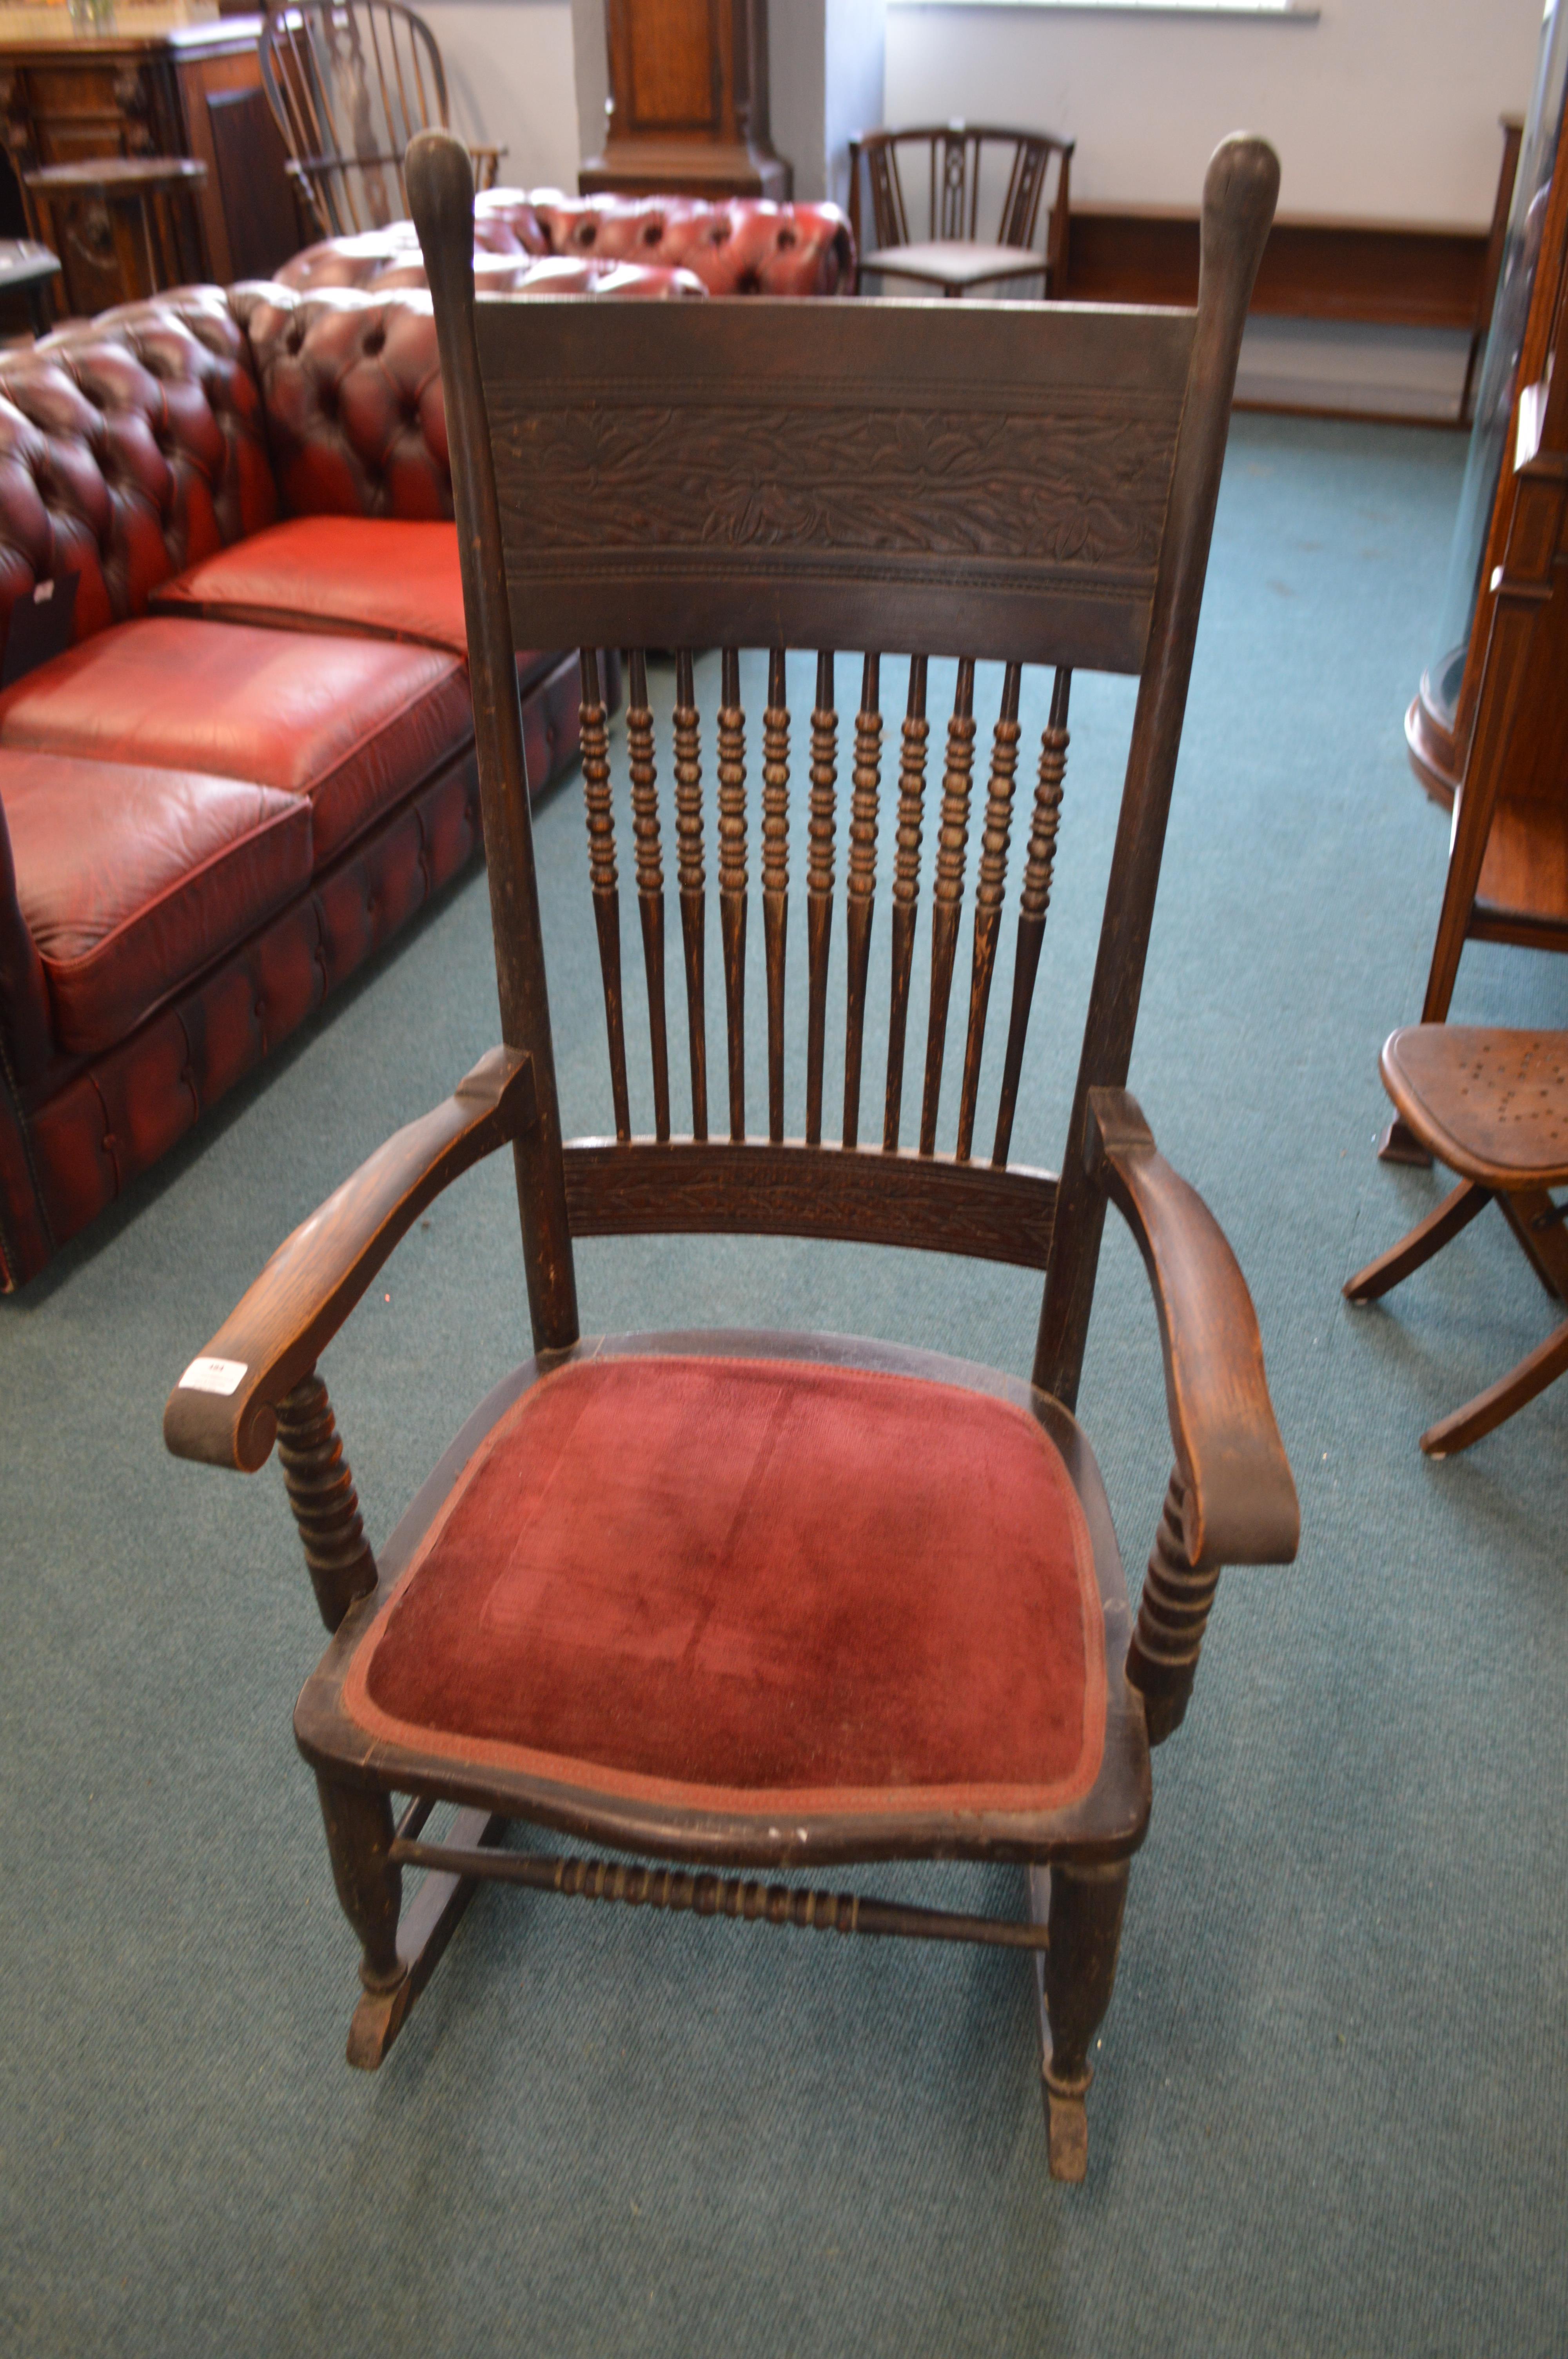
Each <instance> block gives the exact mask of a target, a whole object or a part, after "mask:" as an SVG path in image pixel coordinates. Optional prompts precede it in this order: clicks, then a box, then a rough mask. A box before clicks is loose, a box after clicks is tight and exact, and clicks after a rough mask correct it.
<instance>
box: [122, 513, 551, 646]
mask: <svg viewBox="0 0 1568 2359" xmlns="http://www.w3.org/2000/svg"><path fill="white" fill-rule="evenodd" d="M151 605H152V610H153V612H154V613H155V614H200V615H203V616H205V617H206V619H207V620H208V621H209V622H215V623H259V624H264V625H265V626H266V628H267V629H269V630H279V631H299V630H312V629H315V630H326V631H345V632H347V633H348V634H349V636H351V637H360V638H369V637H385V638H389V639H408V640H412V641H413V642H414V643H415V644H416V645H417V646H421V647H441V648H444V649H445V651H446V652H447V653H448V654H449V655H454V656H460V657H461V658H462V659H463V661H464V662H465V663H466V662H467V660H468V651H469V641H468V625H467V624H466V622H465V621H464V618H463V584H462V575H461V573H460V571H459V566H458V528H457V527H456V525H452V524H429V523H426V522H424V521H422V520H421V521H419V522H416V523H407V522H405V521H403V520H402V519H401V518H398V517H395V516H295V517H292V518H291V519H290V520H289V522H287V524H278V525H273V526H272V527H270V528H269V530H267V531H265V532H257V533H253V534H252V535H251V536H250V538H249V539H247V540H239V541H235V542H234V544H233V546H232V548H229V549H220V551H219V552H218V555H217V556H216V557H210V558H207V559H205V560H203V562H202V563H201V564H200V565H192V566H190V567H189V569H188V570H187V571H185V572H184V573H181V574H178V575H177V576H176V578H175V579H174V580H173V581H172V582H165V583H164V584H163V585H162V587H161V588H160V589H157V590H155V591H154V592H153V595H152V599H151ZM558 661H559V658H558V657H557V656H556V655H554V654H542V653H539V652H537V651H536V650H526V649H524V650H521V651H520V652H519V654H518V658H517V681H518V685H519V687H521V688H528V687H530V686H532V684H533V683H534V682H535V680H536V679H541V678H543V676H544V674H545V673H546V671H548V670H549V669H551V668H552V667H553V666H554V665H555V664H557V662H558Z"/></svg>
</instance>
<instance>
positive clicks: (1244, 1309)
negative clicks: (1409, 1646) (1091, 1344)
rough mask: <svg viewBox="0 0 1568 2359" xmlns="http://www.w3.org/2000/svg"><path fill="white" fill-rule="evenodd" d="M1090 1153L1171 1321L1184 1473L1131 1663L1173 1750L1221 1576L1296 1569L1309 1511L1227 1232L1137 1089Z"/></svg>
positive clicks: (1107, 1109)
mask: <svg viewBox="0 0 1568 2359" xmlns="http://www.w3.org/2000/svg"><path fill="white" fill-rule="evenodd" d="M1084 1151H1085V1160H1086V1162H1087V1166H1088V1169H1089V1173H1090V1176H1091V1178H1093V1179H1094V1180H1097V1181H1098V1184H1099V1186H1100V1187H1102V1188H1103V1189H1104V1190H1105V1192H1106V1194H1107V1195H1108V1197H1109V1198H1110V1200H1111V1201H1112V1203H1114V1204H1115V1205H1116V1207H1117V1209H1118V1211H1119V1212H1120V1213H1121V1214H1122V1216H1123V1218H1124V1219H1125V1220H1126V1222H1127V1223H1128V1225H1129V1227H1130V1229H1131V1231H1132V1234H1133V1235H1134V1236H1135V1237H1136V1238H1137V1240H1138V1247H1139V1251H1140V1252H1141V1254H1142V1256H1143V1261H1144V1266H1145V1267H1146V1268H1147V1269H1148V1272H1149V1277H1150V1283H1151V1284H1152V1288H1153V1289H1154V1305H1155V1309H1156V1310H1157V1311H1158V1312H1159V1317H1160V1345H1161V1350H1162V1353H1163V1355H1164V1362H1165V1400H1166V1406H1167V1408H1168V1409H1169V1412H1170V1419H1171V1440H1172V1444H1173V1449H1174V1451H1175V1460H1176V1463H1175V1471H1174V1473H1173V1475H1172V1477H1171V1483H1170V1488H1169V1490H1168V1491H1167V1493H1166V1497H1165V1506H1164V1513H1163V1515H1162V1518H1161V1523H1160V1528H1159V1531H1158V1533H1157V1535H1156V1537H1155V1541H1154V1548H1153V1552H1152V1555H1151V1557H1150V1560H1149V1571H1148V1574H1147V1577H1146V1578H1145V1581H1144V1584H1143V1594H1142V1596H1141V1599H1140V1601H1139V1608H1138V1624H1137V1627H1136V1629H1135V1631H1134V1633H1133V1636H1132V1642H1131V1645H1130V1648H1129V1650H1128V1658H1127V1675H1128V1678H1129V1679H1130V1680H1131V1681H1132V1683H1133V1685H1134V1686H1135V1687H1137V1688H1140V1689H1141V1690H1142V1692H1143V1697H1144V1701H1145V1705H1146V1708H1147V1712H1148V1722H1149V1734H1150V1738H1151V1741H1152V1743H1154V1744H1159V1743H1160V1742H1161V1740H1162V1738H1164V1737H1166V1736H1168V1735H1169V1734H1171V1732H1172V1730H1173V1728H1175V1727H1176V1726H1178V1724H1179V1723H1180V1722H1181V1719H1182V1715H1183V1713H1184V1712H1185V1710H1186V1705H1187V1698H1188V1696H1189V1695H1190V1694H1191V1692H1192V1685H1193V1680H1194V1677H1195V1673H1196V1670H1197V1661H1198V1654H1199V1651H1200V1649H1201V1647H1202V1645H1203V1636H1204V1631H1205V1628H1206V1625H1207V1622H1208V1614H1209V1607H1210V1606H1211V1605H1212V1603H1213V1602H1214V1593H1215V1589H1216V1586H1217V1582H1218V1579H1219V1571H1220V1567H1221V1566H1222V1565H1227V1564H1288V1563H1289V1562H1290V1561H1291V1560H1292V1557H1293V1556H1294V1555H1295V1552H1296V1543H1297V1541H1298V1539H1299V1538H1300V1536H1301V1510H1300V1508H1299V1507H1298V1506H1297V1503H1296V1486H1295V1484H1294V1483H1293V1481H1292V1477H1291V1469H1290V1462H1289V1461H1288V1460H1287V1458H1286V1456H1285V1451H1284V1445H1283V1443H1282V1442H1281V1440H1280V1430H1279V1427H1278V1426H1277V1425H1276V1424H1275V1422H1274V1411H1273V1407H1272V1404H1271V1401H1270V1399H1269V1386H1268V1380H1267V1378H1266V1377H1265V1375H1264V1373H1263V1345H1262V1341H1261V1338H1260V1335H1259V1332H1258V1318H1257V1313H1256V1312H1255V1311H1254V1310H1253V1308H1252V1298H1251V1296H1250V1295H1249V1293H1248V1291H1247V1281H1246V1279H1245V1278H1244V1277H1242V1275H1241V1270H1240V1266H1239V1265H1238V1262H1237V1259H1236V1256H1235V1255H1234V1254H1233V1253H1232V1252H1231V1250H1230V1247H1229V1245H1227V1243H1226V1240H1225V1234H1224V1232H1223V1231H1222V1229H1221V1228H1220V1226H1219V1223H1218V1222H1217V1220H1216V1219H1215V1217H1214V1215H1213V1213H1212V1212H1210V1211H1209V1210H1208V1207H1207V1206H1206V1204H1205V1202H1204V1201H1203V1199H1202V1198H1201V1197H1200V1196H1199V1195H1198V1194H1197V1193H1196V1191H1195V1190H1194V1189H1192V1188H1189V1187H1188V1185H1187V1183H1186V1181H1185V1180H1182V1179H1180V1178H1178V1176H1177V1174H1176V1173H1175V1172H1174V1171H1173V1170H1172V1169H1171V1167H1170V1165H1169V1164H1168V1163H1167V1162H1166V1161H1165V1159H1164V1158H1163V1156H1162V1154H1161V1153H1160V1151H1159V1149H1158V1147H1156V1146H1155V1144H1154V1140H1153V1136H1152V1133H1151V1131H1150V1128H1149V1125H1148V1124H1147V1123H1146V1122H1145V1121H1144V1119H1143V1113H1142V1109H1141V1107H1140V1105H1139V1103H1138V1102H1137V1100H1136V1099H1135V1098H1132V1097H1130V1096H1129V1095H1128V1093H1127V1092H1126V1091H1125V1090H1091V1091H1090V1092H1089V1108H1088V1125H1087V1134H1086V1139H1085V1150H1084Z"/></svg>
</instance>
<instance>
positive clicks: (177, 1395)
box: [163, 1049, 536, 1474]
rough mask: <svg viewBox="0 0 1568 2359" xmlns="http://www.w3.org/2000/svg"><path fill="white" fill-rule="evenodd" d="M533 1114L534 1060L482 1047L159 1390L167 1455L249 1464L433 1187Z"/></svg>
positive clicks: (263, 1455)
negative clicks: (469, 1067) (285, 1401)
mask: <svg viewBox="0 0 1568 2359" xmlns="http://www.w3.org/2000/svg"><path fill="white" fill-rule="evenodd" d="M535 1119H536V1109H535V1095H534V1066H533V1060H532V1059H531V1058H530V1057H528V1056H527V1055H526V1054H525V1053H524V1051H523V1050H522V1049H492V1050H491V1052H490V1054H489V1055H488V1056H487V1057H481V1060H480V1061H479V1063H478V1064H477V1065H476V1066H475V1067H474V1069H473V1071H472V1072H471V1073H470V1074H468V1075H467V1077H466V1078H465V1079H464V1080H463V1081H460V1082H459V1083H458V1086H457V1088H456V1089H455V1090H454V1091H453V1093H452V1094H451V1096H450V1097H449V1098H448V1099H446V1100H445V1102H444V1103H442V1104H440V1105H438V1106H437V1107H436V1108H435V1110H434V1112H433V1113H430V1114H424V1115H422V1116H421V1117H420V1119H419V1120H418V1121H417V1122H411V1123H409V1124H408V1125H406V1128H405V1129H403V1130H400V1131H397V1132H396V1133H395V1135H394V1136H392V1137H391V1138H389V1139H388V1140H387V1142H386V1144H385V1145H384V1147H377V1149H376V1151H375V1153H374V1154H373V1156H371V1157H369V1158H368V1159H367V1160H366V1161H365V1162H363V1163H362V1164H361V1166H360V1168H359V1169H358V1170H357V1171H356V1172H355V1173H354V1174H353V1176H352V1177H351V1179H348V1180H344V1182H343V1184H342V1186H341V1188H339V1189H338V1190H336V1191H335V1192H334V1193H333V1194H332V1195H330V1196H329V1197H328V1199H327V1201H326V1202H325V1203H324V1204H323V1205H322V1206H321V1208H320V1210H319V1212H312V1213H311V1215H310V1218H309V1219H308V1221H302V1222H301V1223H300V1224H299V1226H298V1228H297V1229H296V1230H295V1232H294V1234H293V1235H292V1236H289V1237H286V1238H285V1239H284V1242H283V1243H282V1245H279V1247H278V1249H277V1251H276V1253H275V1254H274V1256H273V1257H272V1259H271V1260H270V1261H269V1262H268V1264H267V1266H266V1267H265V1269H264V1270H263V1272H262V1274H261V1276H260V1277H258V1278H257V1280H256V1282H255V1284H254V1286H253V1287H252V1288H251V1289H250V1291H249V1293H248V1294H247V1295H246V1296H245V1297H244V1299H243V1301H242V1302H241V1303H240V1304H239V1306H238V1308H237V1309H236V1310H232V1312H231V1313H230V1315H229V1317H228V1318H227V1319H226V1320H225V1321H223V1324H222V1327H220V1328H219V1330H218V1332H217V1333H216V1335H214V1336H213V1338H212V1341H211V1343H209V1344H208V1346H207V1349H206V1351H205V1352H204V1353H202V1354H201V1356H200V1359H197V1360H192V1362H191V1364H190V1365H189V1368H187V1370H186V1371H185V1374H184V1375H182V1376H181V1378H180V1380H179V1382H178V1385H176V1386H175V1388H174V1390H173V1392H172V1393H170V1395H169V1397H168V1408H166V1409H165V1410H164V1413H163V1438H164V1440H165V1441H166V1442H167V1443H168V1447H169V1449H170V1450H172V1451H173V1452H174V1454H175V1456H176V1457H177V1458H198V1459H201V1460H204V1461H205V1462H207V1463H208V1464H209V1465H212V1466H235V1467H238V1468H239V1469H240V1471H241V1472H242V1473H247V1474H250V1473H254V1472H255V1470H256V1468H257V1467H258V1466H262V1465H265V1462H266V1460H267V1457H268V1456H269V1454H270V1452H271V1450H272V1445H273V1442H274V1440H276V1434H277V1414H276V1411H277V1404H278V1402H279V1401H280V1400H281V1399H282V1398H283V1397H284V1395H285V1394H286V1393H287V1392H289V1391H290V1390H291V1389H292V1388H293V1386H295V1385H297V1383H298V1381H299V1379H300V1378H301V1377H302V1376H304V1375H308V1373H309V1371H310V1370H311V1368H313V1367H314V1366H315V1364H316V1360H317V1356H318V1354H319V1353H320V1352H321V1351H322V1350H323V1349H324V1347H325V1346H326V1345H327V1344H328V1343H330V1340H331V1338H332V1337H333V1336H334V1335H335V1334H336V1333H337V1332H338V1330H339V1328H340V1327H341V1325H342V1323H343V1321H344V1320H345V1319H346V1318H347V1317H348V1315H349V1313H350V1311H351V1310H352V1309H353V1307H354V1305H355V1303H356V1302H357V1301H358V1300H359V1299H360V1297H361V1295H362V1293H363V1292H364V1290H365V1288H366V1287H367V1286H368V1285H369V1284H370V1282H371V1279H372V1278H373V1277H374V1276H375V1273H376V1271H377V1270H378V1269H379V1268H380V1267H381V1265H382V1263H383V1262H384V1260H385V1259H386V1257H387V1256H388V1254H389V1253H390V1252H391V1251H392V1248H393V1246H394V1245H395V1244H396V1243H397V1241H398V1239H399V1237H401V1236H402V1235H403V1234H404V1233H405V1231H406V1229H408V1228H409V1227H410V1226H411V1225H412V1223H414V1222H415V1221H416V1220H417V1218H418V1216H419V1214H420V1213H421V1212H423V1211H424V1209H425V1207H426V1205H427V1204H428V1203H429V1202H430V1201H431V1200H432V1198H434V1197H436V1196H438V1195H439V1194H440V1192H441V1190H442V1189H443V1188H445V1187H447V1186H449V1184H450V1182H451V1181H452V1180H455V1179H457V1178H458V1176H459V1174H460V1172H463V1171H466V1170H467V1169H469V1166H470V1164H473V1163H478V1162H479V1161H480V1160H481V1158H482V1157H484V1156H486V1155H492V1154H493V1153H494V1151H495V1149H496V1148H497V1147H503V1146H504V1145H505V1144H506V1142H507V1141H508V1140H509V1139H513V1138H515V1137H516V1136H517V1135H518V1133H519V1132H520V1131H524V1130H526V1129H527V1128H528V1127H529V1125H530V1124H531V1123H533V1122H534V1121H535Z"/></svg>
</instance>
